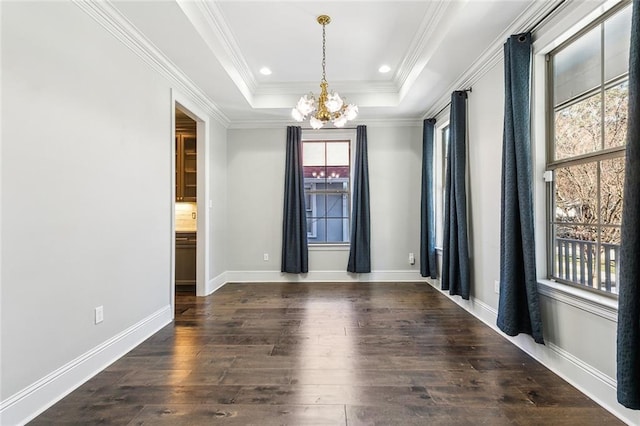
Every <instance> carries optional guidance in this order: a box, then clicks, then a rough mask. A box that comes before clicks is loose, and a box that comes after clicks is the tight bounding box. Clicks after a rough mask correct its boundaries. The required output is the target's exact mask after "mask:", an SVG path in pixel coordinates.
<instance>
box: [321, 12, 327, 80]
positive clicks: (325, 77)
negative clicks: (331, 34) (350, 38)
mask: <svg viewBox="0 0 640 426" xmlns="http://www.w3.org/2000/svg"><path fill="white" fill-rule="evenodd" d="M325 27H326V24H322V81H325V82H326V81H327V72H326V70H325V68H326V66H327V59H326V45H327V42H326V33H325Z"/></svg>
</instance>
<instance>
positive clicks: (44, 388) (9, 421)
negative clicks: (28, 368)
mask: <svg viewBox="0 0 640 426" xmlns="http://www.w3.org/2000/svg"><path fill="white" fill-rule="evenodd" d="M170 322H171V307H170V306H165V307H164V308H162V309H160V310H158V311H156V312H154V313H153V314H151V315H149V316H148V317H146V318H144V319H143V320H141V321H139V322H138V323H136V324H134V325H133V326H131V327H129V328H128V329H126V330H124V331H123V332H121V333H119V334H118V335H116V336H114V337H112V338H111V339H109V340H107V341H106V342H104V343H102V344H100V345H98V346H96V347H95V348H93V349H91V350H89V351H88V352H86V353H84V354H82V355H80V356H79V357H77V358H76V359H74V360H72V361H70V362H68V363H67V364H65V365H63V366H62V367H60V368H58V369H57V370H55V371H53V372H52V373H50V374H48V375H46V376H45V377H43V378H42V379H40V380H38V381H37V382H35V383H33V384H31V385H30V386H28V387H26V388H25V389H23V390H21V391H20V392H18V393H16V394H15V395H12V396H10V397H9V398H7V399H6V400H4V401H2V402H0V424H2V425H3V426H13V425H23V424H25V423H27V422H29V421H31V420H33V419H34V418H35V417H36V416H37V415H39V414H40V413H42V412H43V411H45V410H46V409H47V408H49V407H51V406H52V405H53V404H55V403H56V402H58V401H59V400H61V399H62V398H64V397H65V396H66V395H68V394H69V393H70V392H72V391H73V390H74V389H76V388H78V387H79V386H80V385H82V384H83V383H85V382H86V381H87V380H89V379H90V378H91V377H93V376H95V375H96V374H97V373H99V372H100V371H102V370H103V369H105V368H106V367H107V366H109V365H110V364H112V363H113V362H114V361H116V360H117V359H119V358H120V357H122V356H123V355H124V354H126V353H127V352H129V351H130V350H131V349H133V348H135V347H136V346H138V345H139V344H140V343H142V342H143V341H144V340H145V339H147V338H148V337H149V336H151V335H153V334H154V333H156V332H157V331H158V330H160V329H161V328H162V327H164V326H165V325H167V324H169V323H170Z"/></svg>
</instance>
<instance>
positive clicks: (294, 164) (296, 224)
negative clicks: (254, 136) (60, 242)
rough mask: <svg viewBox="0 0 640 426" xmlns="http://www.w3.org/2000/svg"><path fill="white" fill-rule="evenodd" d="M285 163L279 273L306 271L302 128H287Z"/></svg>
mask: <svg viewBox="0 0 640 426" xmlns="http://www.w3.org/2000/svg"><path fill="white" fill-rule="evenodd" d="M286 161H287V164H286V169H285V176H284V212H283V219H282V266H281V268H280V270H281V271H282V272H289V273H292V274H300V273H307V272H309V261H308V252H307V212H306V209H305V205H304V174H303V168H302V129H301V128H300V127H298V126H288V127H287V160H286Z"/></svg>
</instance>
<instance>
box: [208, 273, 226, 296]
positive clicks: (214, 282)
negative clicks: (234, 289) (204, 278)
mask: <svg viewBox="0 0 640 426" xmlns="http://www.w3.org/2000/svg"><path fill="white" fill-rule="evenodd" d="M227 282H228V280H227V273H226V272H223V273H221V274H220V275H218V276H217V277H215V278H213V279H210V280H209V282H207V284H206V287H205V289H204V294H205V296H208V295H210V294H211V293H213V292H214V291H216V290H218V289H219V288H220V287H222V286H223V285H225V284H226V283H227Z"/></svg>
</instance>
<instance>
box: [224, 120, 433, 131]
mask: <svg viewBox="0 0 640 426" xmlns="http://www.w3.org/2000/svg"><path fill="white" fill-rule="evenodd" d="M302 124H303V123H298V122H295V121H292V120H290V119H289V120H281V119H274V120H233V122H232V123H231V125H230V126H229V127H228V129H229V130H249V129H276V128H277V129H282V128H285V127H286V126H301V127H304V126H303V125H302ZM360 124H363V125H366V126H369V127H420V126H422V120H421V119H419V118H371V119H369V118H368V119H366V120H355V121H353V122H349V127H353V126H357V125H360Z"/></svg>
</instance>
